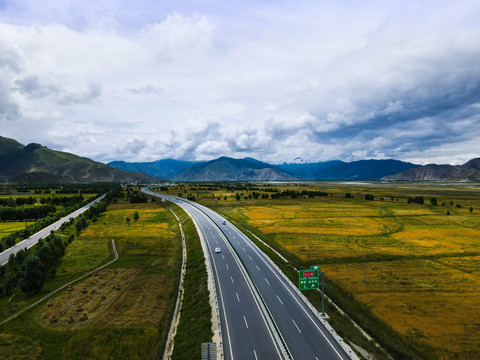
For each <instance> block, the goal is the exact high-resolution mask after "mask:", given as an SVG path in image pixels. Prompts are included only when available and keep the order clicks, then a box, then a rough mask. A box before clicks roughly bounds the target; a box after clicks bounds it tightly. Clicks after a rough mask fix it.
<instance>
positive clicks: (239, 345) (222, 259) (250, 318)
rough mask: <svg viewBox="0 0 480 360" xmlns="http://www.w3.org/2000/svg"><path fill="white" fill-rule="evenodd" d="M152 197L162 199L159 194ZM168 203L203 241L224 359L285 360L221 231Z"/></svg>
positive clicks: (191, 210) (198, 215)
mask: <svg viewBox="0 0 480 360" xmlns="http://www.w3.org/2000/svg"><path fill="white" fill-rule="evenodd" d="M144 192H146V193H148V194H150V195H152V193H149V192H147V191H144ZM153 195H154V196H158V197H162V196H161V195H160V194H158V193H153ZM168 199H169V200H171V201H173V202H175V203H177V204H178V205H180V206H181V207H182V208H184V210H186V211H187V213H189V215H190V216H191V217H192V218H193V219H194V221H196V222H197V224H198V225H199V229H200V231H201V232H202V235H203V237H204V239H205V240H206V243H207V249H208V253H209V256H210V259H211V262H212V266H213V273H214V280H215V285H216V288H217V296H218V302H219V304H218V305H219V310H220V311H219V312H220V321H221V326H222V341H223V349H224V358H225V359H239V360H243V359H254V358H258V359H284V356H283V355H282V353H281V349H280V348H279V345H278V344H277V341H276V340H275V336H274V334H273V333H272V329H271V328H270V327H269V325H268V321H267V319H266V316H265V314H264V313H263V311H262V306H261V303H260V302H259V300H258V299H257V298H256V296H255V295H254V292H255V289H254V287H253V284H251V283H250V282H251V280H250V279H249V278H248V277H247V276H246V275H245V274H244V273H243V270H242V266H241V263H240V262H239V261H238V260H237V258H236V254H235V252H234V251H233V249H232V248H231V245H230V244H229V243H228V242H226V241H223V239H222V238H223V234H222V233H221V231H220V230H219V229H218V227H217V226H216V225H215V224H214V223H213V222H212V221H211V219H209V218H208V217H207V216H206V215H205V214H204V213H203V212H202V211H200V210H199V209H197V208H196V207H195V206H192V205H191V204H188V203H183V202H182V201H179V200H178V199H176V198H171V197H169V198H168ZM216 247H219V248H220V253H215V252H214V251H213V249H214V248H216ZM257 296H258V295H257Z"/></svg>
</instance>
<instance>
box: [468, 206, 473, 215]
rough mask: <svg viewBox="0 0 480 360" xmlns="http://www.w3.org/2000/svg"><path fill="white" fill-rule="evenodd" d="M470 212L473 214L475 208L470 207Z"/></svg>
mask: <svg viewBox="0 0 480 360" xmlns="http://www.w3.org/2000/svg"><path fill="white" fill-rule="evenodd" d="M468 210H470V214H471V213H472V212H473V207H471V206H470V209H468Z"/></svg>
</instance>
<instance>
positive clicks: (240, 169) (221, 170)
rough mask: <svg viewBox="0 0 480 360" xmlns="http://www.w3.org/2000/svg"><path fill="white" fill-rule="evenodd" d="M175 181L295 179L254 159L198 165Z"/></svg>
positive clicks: (218, 160)
mask: <svg viewBox="0 0 480 360" xmlns="http://www.w3.org/2000/svg"><path fill="white" fill-rule="evenodd" d="M173 180H175V181H285V180H295V177H294V176H292V175H290V174H288V173H287V172H284V171H282V170H280V169H278V168H277V167H275V166H273V165H270V164H267V163H263V162H261V161H258V160H256V159H253V158H244V159H235V158H230V157H227V156H221V157H219V158H218V159H214V160H210V161H207V162H204V163H197V164H195V165H192V166H191V167H189V168H187V169H185V170H184V171H182V172H180V173H178V174H177V175H175V176H174V177H173Z"/></svg>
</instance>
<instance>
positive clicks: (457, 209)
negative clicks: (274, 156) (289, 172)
mask: <svg viewBox="0 0 480 360" xmlns="http://www.w3.org/2000/svg"><path fill="white" fill-rule="evenodd" d="M257 187H258V186H257ZM260 187H261V186H260ZM289 187H290V188H291V189H295V190H298V191H302V190H305V189H307V190H311V189H317V190H322V191H325V192H327V193H328V194H329V195H328V197H320V198H318V197H316V198H313V199H309V198H300V199H283V200H280V199H275V200H273V199H267V200H254V199H251V200H248V199H245V198H244V197H245V195H247V194H248V193H247V192H245V191H235V192H241V193H242V199H241V200H240V201H236V200H235V198H234V196H233V195H234V194H235V192H225V191H224V190H220V189H219V190H217V191H203V192H198V191H197V192H198V195H199V198H200V199H199V200H200V201H201V202H203V203H205V204H207V205H209V206H213V207H215V208H216V209H217V210H219V211H221V212H222V213H224V214H226V215H227V216H228V217H230V218H231V219H232V220H233V221H235V222H237V223H238V224H240V225H241V226H244V227H246V228H248V229H250V230H252V231H254V232H255V233H256V234H257V235H259V236H260V237H261V238H263V239H266V240H267V241H268V242H269V243H270V244H272V245H273V246H274V247H275V248H277V249H278V250H279V251H280V252H283V253H284V254H285V255H286V256H287V257H288V258H290V259H291V261H292V263H293V264H294V265H295V266H297V267H298V268H303V267H306V268H308V266H309V265H310V264H318V265H320V267H321V270H324V271H325V272H326V276H327V284H328V285H327V294H329V295H330V296H331V297H332V298H333V299H334V300H335V301H336V302H337V303H338V304H339V305H341V307H342V308H344V309H345V310H346V311H347V312H348V313H349V314H350V315H351V316H352V317H353V318H354V319H355V320H356V321H358V322H359V323H360V324H361V325H362V326H363V327H364V328H365V329H366V330H368V331H369V332H370V333H371V334H373V335H375V337H376V339H377V341H379V342H380V343H381V344H382V345H383V346H384V347H385V348H386V349H387V350H388V351H389V352H390V353H391V354H392V355H393V356H394V357H395V358H418V357H424V358H431V359H443V358H460V359H475V358H478V357H479V356H480V322H479V317H478V314H479V313H480V303H479V302H478V300H476V299H478V296H479V295H480V294H479V290H478V289H479V285H480V266H479V265H478V264H479V260H480V245H479V240H480V230H479V229H480V217H479V211H478V209H479V207H480V203H479V201H478V199H479V195H480V188H479V187H478V186H475V185H473V186H468V185H462V186H455V185H450V186H438V185H432V186H426V185H416V186H415V185H412V184H401V185H398V186H391V185H383V184H375V185H373V186H369V185H348V184H347V185H342V184H327V183H325V184H315V185H311V186H310V187H308V188H307V187H296V186H289ZM197 188H198V187H197ZM276 188H277V189H278V190H280V191H281V190H283V189H285V188H286V187H285V186H283V187H276ZM179 190H180V189H179ZM189 190H190V189H188V188H187V192H190V191H189ZM170 192H171V193H173V194H175V192H176V191H175V190H171V191H170ZM346 193H351V194H352V195H353V198H345V194H346ZM213 194H214V195H215V196H213ZM365 194H373V195H374V196H375V200H374V201H366V200H364V199H363V197H364V195H365ZM224 196H227V200H226V201H225V200H224ZM410 196H412V197H415V196H423V197H424V199H425V204H423V205H420V204H408V203H407V199H408V197H410ZM219 197H220V199H219ZM432 197H436V199H437V202H438V205H437V206H434V205H431V204H430V199H431V198H432ZM382 198H383V200H381V199H382ZM392 198H393V199H392ZM442 203H445V204H444V205H443V206H442ZM457 204H458V205H457ZM470 207H472V208H473V212H470V210H469V209H470ZM447 212H448V213H449V214H450V215H447ZM364 255H365V259H366V262H365V277H366V281H363V256H364ZM272 258H274V259H275V256H273V255H272ZM279 264H281V263H280V262H279ZM282 266H284V267H286V268H289V266H288V265H282ZM287 273H288V274H289V275H290V276H291V277H292V280H294V282H296V281H297V278H296V273H295V272H293V271H292V270H291V269H290V270H288V271H287ZM306 294H307V295H308V296H309V297H310V298H311V299H312V302H314V303H318V301H319V299H318V295H316V294H315V295H313V294H312V293H306ZM330 312H331V311H330ZM332 324H333V325H334V327H335V328H336V329H337V330H338V331H339V332H340V333H341V334H342V333H343V334H342V335H344V336H345V335H346V337H347V338H349V337H350V336H351V334H350V331H349V330H348V329H345V330H344V329H342V324H341V322H339V321H336V320H335V319H333V321H332ZM339 326H340V327H339ZM352 341H354V342H355V339H352ZM360 345H361V344H360Z"/></svg>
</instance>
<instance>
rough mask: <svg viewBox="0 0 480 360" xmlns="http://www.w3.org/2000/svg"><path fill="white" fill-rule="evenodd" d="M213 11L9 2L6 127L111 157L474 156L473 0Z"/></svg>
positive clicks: (477, 33)
mask: <svg viewBox="0 0 480 360" xmlns="http://www.w3.org/2000/svg"><path fill="white" fill-rule="evenodd" d="M432 5H435V6H432ZM218 6H219V5H218V4H215V3H214V2H209V1H206V2H204V3H202V4H201V5H199V4H196V3H194V2H181V3H178V4H175V5H172V4H169V5H163V6H160V5H159V4H156V3H155V4H154V3H152V2H146V1H145V2H142V1H140V2H138V3H137V2H135V4H133V3H132V2H128V1H126V0H125V1H124V0H117V1H116V2H111V1H104V0H99V1H96V2H95V3H89V4H83V3H82V4H81V5H79V4H78V3H76V2H72V1H66V2H60V1H54V0H50V1H47V2H42V3H41V5H39V3H38V2H37V1H33V0H32V1H23V2H20V3H15V4H14V3H13V2H8V3H7V7H6V9H4V10H0V79H1V80H0V126H1V127H2V135H3V136H12V137H16V138H17V139H18V140H19V141H22V142H33V141H35V142H40V143H44V144H46V145H49V146H52V145H54V146H56V147H57V148H59V149H65V150H68V151H71V152H75V153H78V154H79V155H84V156H91V157H93V158H95V159H100V160H105V161H108V160H114V159H122V160H129V161H134V160H142V161H147V160H155V159H158V158H167V157H174V158H188V159H208V158H214V157H217V156H220V155H230V156H237V157H243V156H253V157H256V158H259V159H262V160H266V161H271V162H283V161H295V159H296V158H298V157H300V158H301V159H303V160H304V161H319V160H332V159H336V158H339V159H342V160H358V159H359V158H363V157H365V158H368V157H372V158H381V157H394V158H399V159H405V160H407V159H417V160H418V159H420V158H421V157H422V156H423V157H424V158H425V159H434V158H438V159H447V160H448V162H455V161H458V159H461V158H464V157H465V156H466V155H464V154H469V155H468V156H470V155H475V154H476V155H475V156H480V153H478V150H476V149H470V148H469V146H470V145H471V144H472V143H473V142H474V141H475V140H479V136H480V135H479V134H478V132H477V131H470V132H468V133H466V132H465V131H463V129H465V128H469V129H472V128H476V127H479V125H480V119H479V118H478V116H477V115H478V114H479V113H480V108H478V105H475V104H478V103H479V101H480V65H479V63H478V58H479V57H480V25H479V23H478V17H479V16H480V6H479V5H478V4H477V3H476V2H474V1H468V0H461V1H457V2H455V3H451V2H447V1H443V0H442V1H436V2H434V3H433V2H430V1H426V2H421V3H405V2H403V1H392V2H388V3H385V2H379V1H366V2H362V3H357V2H351V1H344V2H335V3H331V2H316V1H309V0H302V1H300V3H296V4H295V5H293V4H290V3H287V2H283V3H282V2H281V3H258V2H255V3H253V2H242V4H240V3H238V4H237V3H235V2H233V3H229V5H228V6H225V7H222V8H219V7H218ZM25 128H27V129H29V130H28V131H22V129H25ZM106 144H111V146H106ZM407 144H408V146H407ZM444 144H451V147H449V148H448V151H450V152H451V158H448V155H447V150H445V151H444V152H443V153H442V155H441V156H439V155H438V154H437V152H438V149H439V148H443V147H444Z"/></svg>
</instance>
